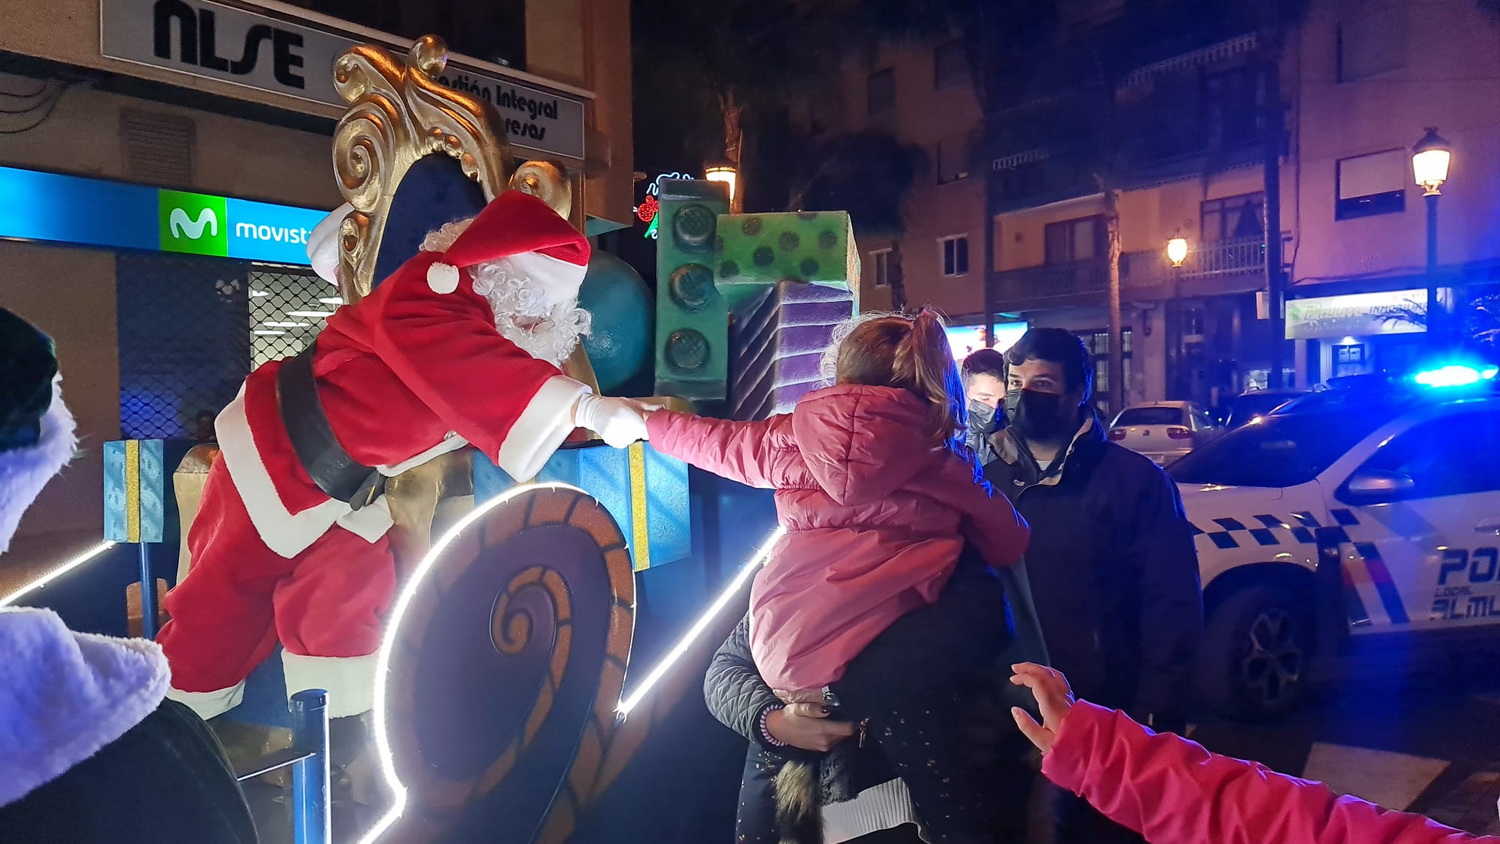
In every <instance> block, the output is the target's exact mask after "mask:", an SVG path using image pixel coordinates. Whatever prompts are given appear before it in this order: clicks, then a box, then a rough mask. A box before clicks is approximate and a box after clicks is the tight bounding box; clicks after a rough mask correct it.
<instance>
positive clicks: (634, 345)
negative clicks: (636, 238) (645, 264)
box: [578, 252, 655, 395]
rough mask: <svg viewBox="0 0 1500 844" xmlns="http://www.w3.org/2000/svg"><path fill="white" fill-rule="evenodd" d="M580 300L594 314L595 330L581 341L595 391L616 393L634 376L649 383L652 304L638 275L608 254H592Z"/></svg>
mask: <svg viewBox="0 0 1500 844" xmlns="http://www.w3.org/2000/svg"><path fill="white" fill-rule="evenodd" d="M578 303H579V304H580V305H581V306H583V308H584V309H585V310H587V311H588V312H589V313H590V314H592V315H593V317H594V330H593V333H591V334H590V335H589V336H588V337H587V338H585V339H584V341H583V348H584V350H585V351H587V352H588V353H589V362H590V363H591V364H593V366H594V377H595V378H597V379H598V380H599V390H600V391H601V392H602V393H604V394H605V395H619V394H620V392H619V391H620V390H621V389H622V388H624V387H626V386H627V385H629V384H630V383H631V382H632V381H634V380H636V379H637V378H642V377H645V378H646V380H647V381H649V380H650V378H649V375H650V372H649V371H648V370H649V369H650V366H651V323H652V318H653V317H654V315H655V308H654V307H653V305H652V302H651V291H650V289H649V288H647V287H646V282H645V281H643V280H642V279H641V276H640V273H637V272H636V271H635V269H634V268H633V267H631V266H630V265H629V264H627V263H625V262H624V261H622V260H620V259H619V258H618V257H616V256H614V255H611V254H609V253H608V252H595V253H594V255H593V257H592V258H590V259H589V269H588V273H587V274H586V275H585V276H584V277H583V287H582V289H580V290H579V291H578ZM647 389H649V387H647Z"/></svg>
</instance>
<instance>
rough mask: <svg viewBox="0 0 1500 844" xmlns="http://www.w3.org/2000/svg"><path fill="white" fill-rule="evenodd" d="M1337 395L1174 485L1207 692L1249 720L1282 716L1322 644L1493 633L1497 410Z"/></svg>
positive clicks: (1257, 428)
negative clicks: (1188, 548) (1199, 582)
mask: <svg viewBox="0 0 1500 844" xmlns="http://www.w3.org/2000/svg"><path fill="white" fill-rule="evenodd" d="M1340 392H1341V391H1330V392H1328V393H1322V394H1318V398H1319V399H1320V400H1319V401H1310V400H1309V401H1305V402H1303V404H1304V405H1305V408H1306V409H1305V410H1298V409H1296V408H1293V409H1292V410H1290V411H1287V410H1285V409H1284V410H1281V411H1278V412H1277V413H1276V414H1274V415H1271V416H1267V417H1263V418H1260V419H1257V420H1255V421H1254V422H1253V423H1251V424H1249V425H1246V426H1245V427H1243V428H1240V429H1238V430H1235V431H1232V432H1230V433H1229V434H1227V435H1225V436H1224V437H1222V438H1220V439H1218V440H1216V441H1215V442H1213V443H1211V444H1209V445H1208V446H1205V447H1204V448H1202V449H1200V450H1198V451H1196V452H1194V453H1193V454H1191V455H1190V456H1188V457H1186V458H1184V459H1182V460H1181V461H1179V462H1177V463H1175V464H1174V465H1173V466H1172V467H1171V469H1170V470H1169V471H1168V473H1169V474H1170V475H1171V476H1172V477H1173V478H1174V479H1175V480H1176V481H1177V484H1178V486H1179V488H1180V489H1181V492H1182V501H1183V506H1184V507H1185V509H1186V511H1187V517H1188V520H1189V521H1190V522H1191V523H1192V525H1193V528H1194V534H1195V538H1196V544H1197V550H1198V565H1199V569H1200V571H1201V572H1202V578H1203V587H1204V610H1205V617H1206V628H1205V631H1204V636H1203V640H1202V649H1201V654H1200V672H1199V679H1200V686H1201V690H1202V691H1203V692H1204V693H1205V694H1206V696H1207V697H1208V698H1209V699H1210V700H1212V701H1214V702H1215V703H1218V704H1221V705H1223V706H1225V707H1226V708H1228V709H1229V710H1230V711H1232V712H1235V713H1237V714H1239V715H1241V716H1244V717H1249V718H1264V717H1270V716H1275V715H1279V714H1281V713H1284V712H1286V711H1287V710H1289V709H1291V708H1292V707H1293V706H1294V704H1295V703H1296V702H1297V699H1298V696H1299V692H1300V691H1301V689H1302V687H1303V684H1304V681H1305V680H1306V679H1307V675H1308V665H1309V658H1310V656H1311V655H1312V653H1313V651H1314V649H1315V647H1317V646H1318V644H1319V642H1320V641H1321V642H1322V643H1323V644H1324V645H1329V644H1332V643H1335V642H1338V641H1339V640H1340V639H1341V638H1342V637H1344V636H1346V635H1353V636H1370V635H1379V634H1386V633H1404V634H1418V635H1420V636H1422V637H1424V640H1425V641H1427V642H1438V641H1447V638H1446V637H1445V638H1444V639H1434V638H1429V637H1431V636H1436V635H1438V634H1448V633H1452V632H1455V631H1466V632H1474V631H1476V630H1477V631H1480V632H1488V633H1489V635H1491V636H1493V635H1495V633H1497V632H1500V398H1496V397H1494V396H1493V395H1492V394H1488V393H1487V394H1479V395H1476V394H1474V393H1473V391H1472V390H1469V391H1467V392H1468V393H1469V394H1468V395H1467V396H1463V397H1461V396H1455V395H1452V391H1445V390H1429V391H1422V392H1413V391H1402V392H1396V393H1391V392H1385V393H1381V392H1363V391H1361V392H1358V393H1355V392H1351V393H1348V394H1345V395H1337V394H1338V393H1340ZM1320 633H1321V634H1322V635H1321V636H1320V635H1319V634H1320Z"/></svg>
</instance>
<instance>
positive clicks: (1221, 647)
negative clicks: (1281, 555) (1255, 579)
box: [1199, 586, 1312, 721]
mask: <svg viewBox="0 0 1500 844" xmlns="http://www.w3.org/2000/svg"><path fill="white" fill-rule="evenodd" d="M1311 643H1312V619H1311V615H1310V613H1309V612H1308V611H1307V608H1306V607H1305V605H1304V604H1303V603H1302V602H1300V601H1298V600H1297V599H1296V598H1295V597H1293V596H1292V595H1291V594H1289V593H1288V592H1287V591H1286V590H1284V589H1278V588H1275V587H1272V586H1254V587H1251V588H1249V589H1245V590H1243V591H1240V592H1238V593H1236V594H1234V595H1232V596H1230V597H1229V598H1228V599H1227V600H1225V601H1224V603H1222V604H1220V605H1219V607H1218V609H1216V610H1215V611H1214V613H1213V615H1212V616H1211V617H1210V618H1209V620H1208V624H1207V625H1205V627H1204V631H1203V649H1202V651H1201V653H1200V655H1199V666H1200V669H1199V679H1200V687H1201V691H1202V693H1203V695H1204V697H1205V698H1206V699H1207V700H1208V702H1209V703H1210V704H1212V705H1213V706H1214V707H1215V708H1217V709H1219V710H1220V711H1222V712H1223V713H1224V714H1226V715H1229V716H1230V717H1234V718H1239V719H1241V720H1246V721H1264V720H1269V719H1272V718H1279V717H1281V716H1283V715H1286V714H1287V713H1289V712H1291V711H1292V710H1293V709H1295V708H1296V707H1297V704H1298V703H1299V702H1300V701H1301V698H1302V692H1303V689H1304V685H1305V681H1306V679H1307V670H1308V663H1309V659H1310V656H1311V647H1310V646H1311Z"/></svg>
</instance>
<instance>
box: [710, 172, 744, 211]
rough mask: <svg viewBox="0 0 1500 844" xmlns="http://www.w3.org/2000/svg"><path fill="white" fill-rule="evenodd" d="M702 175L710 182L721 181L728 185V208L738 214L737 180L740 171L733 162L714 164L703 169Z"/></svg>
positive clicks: (738, 179)
mask: <svg viewBox="0 0 1500 844" xmlns="http://www.w3.org/2000/svg"><path fill="white" fill-rule="evenodd" d="M703 177H704V178H705V179H707V180H709V181H710V182H723V183H724V184H725V185H728V186H729V210H730V211H731V212H733V213H736V214H738V213H739V211H740V204H739V181H740V173H739V171H738V170H736V169H735V168H734V165H733V164H715V165H714V166H712V167H708V168H706V169H705V170H704V171H703Z"/></svg>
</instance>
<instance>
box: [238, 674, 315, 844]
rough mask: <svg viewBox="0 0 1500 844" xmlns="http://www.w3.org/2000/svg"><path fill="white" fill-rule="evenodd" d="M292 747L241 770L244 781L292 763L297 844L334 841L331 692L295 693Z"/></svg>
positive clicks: (293, 822) (293, 832) (293, 699)
mask: <svg viewBox="0 0 1500 844" xmlns="http://www.w3.org/2000/svg"><path fill="white" fill-rule="evenodd" d="M291 712H292V746H291V747H290V748H288V749H287V750H283V751H281V752H279V753H273V754H271V755H270V756H267V757H265V758H263V759H259V760H257V761H256V762H255V764H253V765H251V766H250V767H249V768H247V769H246V770H244V771H240V772H237V773H236V774H235V778H236V779H238V780H239V781H240V782H244V781H245V780H248V779H253V778H254V777H258V776H260V775H261V774H268V773H270V772H272V771H277V770H280V769H282V768H285V767H288V766H290V767H291V769H292V835H293V840H294V841H295V842H297V844H331V842H332V841H333V825H332V824H333V816H332V814H331V813H330V811H329V799H328V780H329V771H328V693H327V692H325V691H323V690H322V689H307V690H306V691H301V692H297V693H296V694H294V695H292V701H291Z"/></svg>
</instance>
